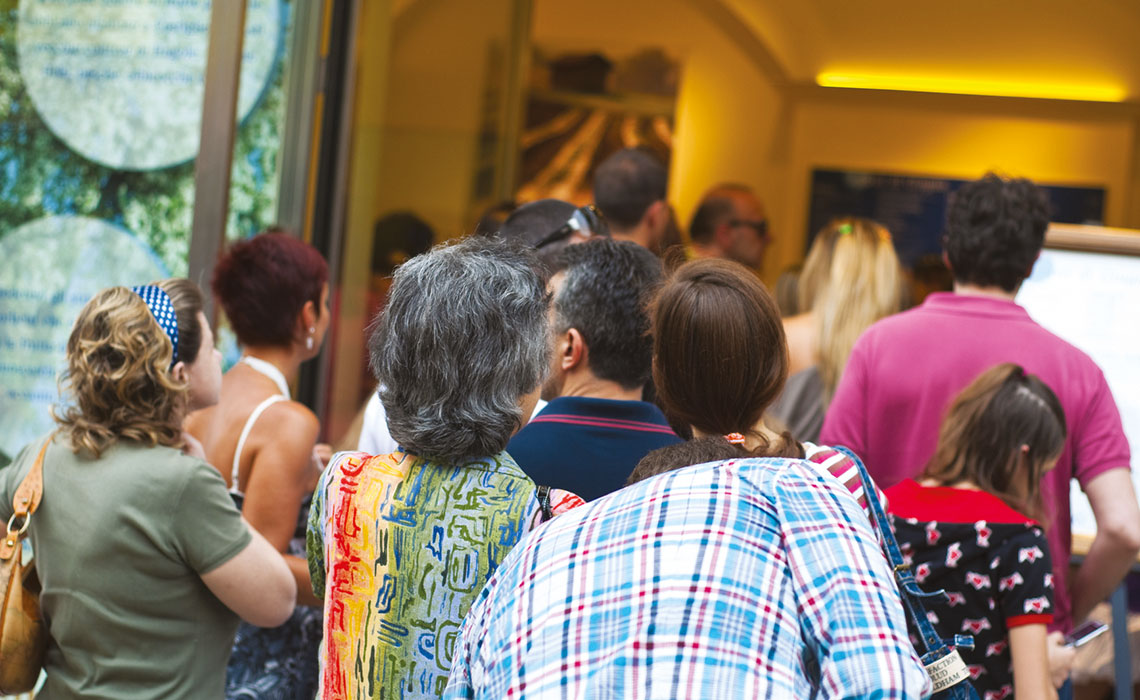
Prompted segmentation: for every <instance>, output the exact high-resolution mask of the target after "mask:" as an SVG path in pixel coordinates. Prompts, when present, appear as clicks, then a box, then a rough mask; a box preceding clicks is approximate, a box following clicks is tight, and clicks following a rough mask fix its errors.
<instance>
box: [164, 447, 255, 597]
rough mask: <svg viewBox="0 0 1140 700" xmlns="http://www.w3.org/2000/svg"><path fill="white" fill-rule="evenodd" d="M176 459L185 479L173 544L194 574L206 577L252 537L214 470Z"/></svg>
mask: <svg viewBox="0 0 1140 700" xmlns="http://www.w3.org/2000/svg"><path fill="white" fill-rule="evenodd" d="M179 459H182V460H184V461H185V463H186V471H187V476H186V481H185V483H184V484H183V487H182V490H181V493H180V494H179V497H178V500H177V501H176V502H175V506H174V508H175V517H174V519H173V522H172V524H171V527H172V529H173V532H172V536H173V540H174V545H175V547H176V548H177V550H178V552H179V553H180V555H181V556H182V558H183V560H184V561H185V562H186V564H187V565H188V566H189V567H190V568H191V569H193V570H194V571H196V572H198V575H202V574H208V573H210V572H211V571H213V570H214V569H216V568H218V567H219V566H221V565H222V564H225V563H226V562H227V561H229V560H230V559H232V558H234V557H235V556H236V555H237V554H238V553H239V552H241V551H242V550H243V549H245V548H246V546H247V545H249V543H250V541H251V540H252V539H253V535H251V534H250V532H249V526H248V525H246V524H245V521H243V520H242V519H241V513H240V512H239V511H238V509H237V506H235V505H234V502H233V499H231V498H230V494H229V492H228V491H226V482H224V481H222V477H221V475H220V474H218V470H216V469H214V468H213V467H211V466H210V465H208V464H206V463H205V462H203V461H201V460H198V459H193V458H189V457H182V456H181V455H180V456H179Z"/></svg>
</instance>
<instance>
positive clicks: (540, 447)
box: [507, 238, 680, 500]
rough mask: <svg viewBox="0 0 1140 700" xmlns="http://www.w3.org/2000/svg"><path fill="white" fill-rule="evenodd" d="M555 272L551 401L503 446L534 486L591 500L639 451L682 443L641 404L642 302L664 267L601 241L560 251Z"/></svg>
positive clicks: (645, 320) (647, 347)
mask: <svg viewBox="0 0 1140 700" xmlns="http://www.w3.org/2000/svg"><path fill="white" fill-rule="evenodd" d="M554 271H555V274H554V276H553V277H552V278H551V280H550V283H549V285H548V287H549V289H550V292H551V294H552V296H553V298H554V301H553V305H552V307H551V314H550V315H551V330H552V331H553V346H554V349H553V358H552V362H551V370H550V377H549V379H548V380H547V382H546V386H545V387H544V389H543V398H544V399H546V400H548V401H550V403H549V404H547V406H546V407H545V408H544V409H542V410H541V411H539V413H538V415H537V416H535V417H534V419H533V420H532V421H531V422H530V424H529V425H527V426H526V427H525V428H523V429H522V430H521V431H519V433H518V435H516V436H515V437H514V439H512V440H511V442H510V444H509V445H508V446H507V452H509V453H510V454H511V456H512V457H514V458H515V460H516V461H517V462H518V463H519V466H521V467H522V468H523V470H524V471H526V473H527V474H529V475H530V477H531V478H532V479H534V480H535V483H538V484H545V485H548V486H555V487H558V488H562V489H567V490H569V491H572V492H573V493H576V494H578V495H579V496H581V497H582V498H584V499H586V500H593V499H595V498H600V497H601V496H604V495H606V494H607V493H610V492H612V491H616V490H618V489H620V488H621V487H622V486H623V485H624V484H625V480H626V478H627V477H628V476H629V474H630V472H632V471H633V468H634V466H636V465H637V462H638V460H640V459H641V458H642V457H644V456H645V455H646V454H647V453H649V452H650V451H652V450H654V449H657V448H658V447H664V446H666V445H672V444H674V443H677V442H679V441H680V439H679V438H678V437H677V436H676V435H675V434H674V433H673V430H672V429H671V428H670V427H669V423H668V422H667V421H666V419H665V416H664V414H662V413H661V410H660V409H658V408H657V407H656V406H654V405H653V404H651V403H648V402H646V401H642V400H641V399H642V390H643V387H644V386H645V384H646V383H647V382H648V381H649V377H650V367H651V363H652V353H653V343H652V339H651V338H650V335H649V317H648V314H647V313H646V308H645V305H646V302H647V301H648V298H649V297H650V296H651V295H652V293H653V292H654V291H656V289H657V287H658V286H659V285H660V284H661V281H662V276H663V273H662V269H661V263H660V261H658V260H657V258H656V257H655V256H654V255H653V254H652V253H650V252H649V251H648V250H646V249H645V248H642V247H641V246H639V245H637V244H635V243H632V242H629V241H614V240H612V239H606V238H600V239H597V240H591V241H587V242H586V243H582V244H579V245H572V246H569V247H567V248H565V249H564V250H563V251H562V252H561V254H560V255H559V256H558V257H557V258H556V259H555V265H554Z"/></svg>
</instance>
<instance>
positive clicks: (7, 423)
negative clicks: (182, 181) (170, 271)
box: [0, 216, 167, 457]
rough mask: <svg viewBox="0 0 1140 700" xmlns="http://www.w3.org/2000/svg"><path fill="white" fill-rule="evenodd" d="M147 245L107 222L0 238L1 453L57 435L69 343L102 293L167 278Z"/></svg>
mask: <svg viewBox="0 0 1140 700" xmlns="http://www.w3.org/2000/svg"><path fill="white" fill-rule="evenodd" d="M166 276H167V275H166V270H165V269H163V266H162V263H161V262H160V261H159V259H158V257H157V256H155V254H154V253H153V252H152V251H151V250H150V248H149V247H147V245H146V244H145V243H143V242H142V241H140V240H139V239H138V238H136V237H135V236H133V235H131V234H130V233H127V232H126V231H124V230H123V229H121V228H119V227H117V226H114V225H112V224H110V223H108V222H106V221H103V220H102V219H91V218H87V217H81V216H52V217H48V218H44V219H36V220H35V221H30V222H28V223H26V224H24V225H23V226H20V227H18V228H15V229H13V230H12V231H9V232H8V233H6V234H4V236H3V237H0V452H3V453H4V454H5V455H7V456H8V457H15V456H16V452H17V451H18V450H19V449H20V448H21V447H22V446H24V445H26V444H27V443H28V442H30V441H32V440H34V439H35V438H36V437H38V436H39V435H43V434H44V433H46V432H48V431H49V430H51V429H52V427H53V425H54V423H53V421H52V418H51V413H50V407H51V405H52V404H54V403H56V402H57V401H58V399H59V394H58V391H57V390H56V377H57V376H58V375H59V373H60V372H61V371H62V370H63V369H64V366H65V364H66V363H65V359H64V358H65V355H66V352H67V337H68V336H69V335H70V334H71V326H72V324H73V323H74V322H75V317H76V316H78V315H79V311H80V309H82V308H83V305H84V304H86V303H87V302H88V301H89V300H90V299H91V297H92V296H94V294H95V293H96V292H98V291H99V290H100V289H104V288H106V287H113V286H115V285H124V286H132V285H136V284H146V283H147V282H153V281H154V280H158V279H162V278H164V277H166Z"/></svg>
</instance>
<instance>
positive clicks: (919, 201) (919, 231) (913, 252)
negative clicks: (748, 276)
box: [805, 169, 1105, 268]
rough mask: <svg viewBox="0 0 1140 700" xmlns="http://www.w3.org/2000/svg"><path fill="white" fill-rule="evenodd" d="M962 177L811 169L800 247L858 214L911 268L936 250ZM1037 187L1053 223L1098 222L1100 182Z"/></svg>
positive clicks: (1102, 191)
mask: <svg viewBox="0 0 1140 700" xmlns="http://www.w3.org/2000/svg"><path fill="white" fill-rule="evenodd" d="M966 182H968V180H960V179H954V178H939V177H921V176H912V175H898V174H891V173H873V172H861V171H849V170H822V169H819V170H813V171H812V174H811V203H810V207H809V210H808V224H807V226H808V228H807V244H806V247H805V251H806V250H808V249H810V248H811V243H812V241H813V240H815V235H816V233H817V232H818V231H819V230H820V229H821V228H823V227H824V226H825V225H826V224H827V222H828V221H830V220H831V219H833V218H835V217H837V216H863V217H867V218H870V219H874V220H875V221H878V222H879V223H881V224H883V225H884V226H886V227H887V228H888V229H889V230H890V232H891V236H892V237H893V239H894V242H895V250H896V251H897V252H898V254H899V259H900V260H901V261H902V264H903V266H904V267H907V268H913V267H914V266H915V263H917V262H918V261H919V260H920V259H922V258H923V257H924V256H929V255H935V256H937V255H941V253H942V233H943V229H944V227H945V224H946V205H947V201H948V197H949V195H950V193H951V192H953V191H954V190H956V189H958V188H959V187H961V186H962V185H963V184H965V183H966ZM1039 184H1040V183H1039ZM1041 186H1042V189H1044V190H1045V192H1046V194H1047V195H1048V196H1049V203H1050V205H1051V208H1052V218H1051V220H1052V221H1053V222H1056V223H1067V224H1100V223H1103V220H1104V199H1105V189H1104V188H1103V187H1067V186H1060V185H1047V184H1042V185H1041Z"/></svg>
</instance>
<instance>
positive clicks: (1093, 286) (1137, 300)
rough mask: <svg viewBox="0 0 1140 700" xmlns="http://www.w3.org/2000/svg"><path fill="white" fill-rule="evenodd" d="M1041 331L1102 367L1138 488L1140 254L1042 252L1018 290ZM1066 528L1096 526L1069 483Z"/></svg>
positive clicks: (1089, 529) (1020, 300) (1078, 529)
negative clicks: (1069, 509)
mask: <svg viewBox="0 0 1140 700" xmlns="http://www.w3.org/2000/svg"><path fill="white" fill-rule="evenodd" d="M1017 301H1018V303H1019V304H1021V305H1022V306H1024V307H1025V309H1026V310H1027V311H1028V312H1029V315H1030V316H1032V317H1033V319H1034V320H1035V321H1037V322H1038V323H1040V324H1041V325H1042V326H1044V327H1045V328H1047V329H1049V330H1050V331H1052V332H1054V333H1056V334H1057V335H1059V336H1061V337H1062V338H1064V339H1065V340H1067V341H1069V342H1070V343H1072V344H1073V345H1075V346H1077V347H1078V348H1080V349H1081V350H1084V351H1085V352H1086V353H1088V354H1089V355H1090V356H1091V357H1092V359H1093V360H1094V361H1095V362H1096V363H1097V364H1098V365H1099V366H1100V368H1101V369H1102V370H1103V371H1104V374H1105V378H1106V379H1107V380H1108V386H1109V388H1110V389H1111V390H1112V395H1113V397H1114V398H1115V399H1116V405H1117V407H1118V408H1119V409H1120V417H1121V419H1122V420H1123V422H1124V432H1125V434H1126V435H1127V436H1128V442H1129V445H1130V446H1131V448H1132V464H1131V467H1132V480H1133V483H1134V484H1135V485H1136V488H1137V491H1138V492H1140V469H1138V465H1140V454H1138V453H1140V256H1134V255H1121V254H1115V253H1098V252H1085V251H1071V250H1053V249H1049V248H1047V249H1045V250H1044V251H1042V253H1041V257H1040V259H1038V261H1037V264H1036V265H1035V266H1034V268H1033V274H1032V276H1030V278H1029V279H1028V280H1026V281H1025V284H1024V285H1023V286H1022V288H1021V291H1020V292H1019V293H1018V295H1017ZM1072 511H1073V512H1072V520H1073V532H1075V533H1086V534H1091V533H1093V532H1095V531H1096V523H1095V521H1094V520H1093V516H1092V509H1091V508H1090V506H1089V502H1088V499H1087V498H1085V495H1084V494H1083V493H1081V491H1080V489H1079V488H1078V487H1077V486H1076V483H1075V482H1074V484H1073V489H1072Z"/></svg>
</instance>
